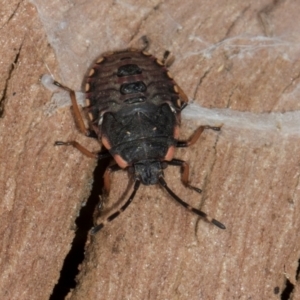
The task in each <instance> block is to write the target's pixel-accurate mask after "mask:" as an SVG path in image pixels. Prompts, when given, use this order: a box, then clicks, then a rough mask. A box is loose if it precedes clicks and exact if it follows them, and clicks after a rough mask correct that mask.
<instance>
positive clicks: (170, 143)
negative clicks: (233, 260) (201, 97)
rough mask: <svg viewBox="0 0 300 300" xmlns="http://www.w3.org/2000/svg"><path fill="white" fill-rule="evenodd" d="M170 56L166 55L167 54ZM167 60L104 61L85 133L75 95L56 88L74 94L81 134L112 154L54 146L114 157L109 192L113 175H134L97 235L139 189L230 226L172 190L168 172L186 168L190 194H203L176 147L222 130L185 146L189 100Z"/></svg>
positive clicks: (126, 55) (122, 55)
mask: <svg viewBox="0 0 300 300" xmlns="http://www.w3.org/2000/svg"><path fill="white" fill-rule="evenodd" d="M166 53H167V52H166ZM166 59H167V55H165V56H164V60H163V61H159V60H158V59H156V58H155V57H153V56H152V55H150V54H148V53H147V52H144V51H136V50H125V51H120V52H114V53H110V54H107V55H104V56H103V57H100V58H99V59H98V60H97V61H96V63H95V64H94V66H93V67H92V69H91V70H90V72H89V74H88V76H87V78H86V79H85V92H86V98H87V100H86V102H87V107H86V108H85V109H86V111H87V113H88V116H89V118H90V124H91V126H90V127H91V129H86V127H85V125H84V122H83V119H82V116H81V113H80V110H79V107H78V104H77V102H76V98H75V93H74V91H73V90H71V89H69V88H67V87H65V86H63V85H61V84H60V83H58V82H56V81H55V82H54V84H55V85H57V86H59V87H61V88H63V89H65V90H67V91H69V92H70V97H71V100H72V105H73V111H74V116H75V121H76V123H77V125H78V127H79V129H80V131H81V132H82V133H84V134H85V135H87V136H90V137H95V138H98V139H99V141H100V142H101V143H102V145H103V146H104V147H105V148H106V149H107V152H104V153H103V152H102V153H98V154H94V153H92V152H90V151H89V150H87V149H86V148H84V147H83V146H81V145H80V144H79V143H77V142H76V141H69V142H61V141H57V142H55V145H57V146H60V145H66V146H73V147H75V148H77V149H78V150H79V151H81V152H82V153H83V154H85V155H87V156H89V157H92V158H96V159H98V160H101V159H103V158H104V157H112V158H114V160H115V164H113V165H111V166H109V167H108V168H107V169H106V171H105V173H104V190H105V192H106V193H107V194H108V193H109V191H110V173H111V172H114V171H118V170H121V169H126V170H128V172H130V173H131V174H132V175H133V180H134V188H133V192H132V194H131V195H130V197H129V199H128V200H127V201H126V203H125V204H124V205H123V206H122V207H121V208H120V209H119V210H118V211H116V212H114V213H113V214H111V215H110V216H109V217H108V218H107V219H106V220H105V221H104V222H102V223H101V224H99V225H97V226H95V227H94V228H93V229H92V231H91V232H92V233H93V234H94V233H96V232H97V231H98V230H100V229H101V228H102V227H103V226H104V225H105V224H106V223H107V222H110V221H112V220H113V219H115V218H116V217H117V216H118V215H119V214H120V213H121V212H123V211H124V210H125V209H126V208H127V207H128V206H129V204H130V203H131V202H132V200H133V198H134V196H135V194H136V192H137V190H138V188H139V186H140V184H141V183H142V184H145V185H152V184H160V186H162V187H163V188H164V189H165V190H166V191H167V192H168V193H169V194H170V196H171V197H172V198H173V199H174V200H176V201H177V202H178V203H180V204H181V205H182V206H184V207H185V208H187V209H188V210H190V211H191V212H193V213H195V214H197V215H198V216H200V217H202V218H204V219H206V220H207V221H208V222H211V223H213V224H214V225H216V226H218V227H219V228H221V229H225V226H224V225H223V224H222V223H220V222H219V221H217V220H215V219H213V218H211V217H209V216H208V215H207V214H206V213H204V212H202V211H201V210H198V209H196V208H194V207H191V206H190V205H189V204H187V203H186V202H184V201H183V200H182V199H180V198H179V197H178V196H177V195H176V194H175V193H174V192H173V191H172V190H171V189H170V188H169V187H168V185H167V183H166V181H165V180H164V176H163V169H165V168H166V167H167V166H179V167H180V168H181V181H182V183H183V184H184V186H186V187H187V188H190V189H193V190H195V191H196V192H198V193H200V192H201V189H199V188H197V187H194V186H192V185H190V184H189V180H188V179H189V165H188V164H187V163H186V162H185V161H183V160H180V159H176V158H173V155H174V150H175V148H176V147H188V146H191V145H193V144H194V143H195V142H196V141H197V140H198V138H199V137H200V135H201V133H202V132H203V130H204V129H206V128H209V129H213V130H217V131H219V130H220V127H211V126H200V127H199V128H198V129H197V130H196V131H195V133H194V134H193V135H192V137H191V138H190V139H189V140H188V141H180V140H178V138H179V125H180V114H181V111H182V110H183V109H184V108H185V107H186V105H187V102H188V98H187V96H186V95H185V94H184V93H183V91H182V90H181V88H180V87H179V86H178V85H177V84H176V83H175V81H174V80H173V79H172V77H171V75H170V73H169V72H168V70H167V67H166V63H165V62H166Z"/></svg>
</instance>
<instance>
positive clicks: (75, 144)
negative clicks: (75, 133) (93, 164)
mask: <svg viewBox="0 0 300 300" xmlns="http://www.w3.org/2000/svg"><path fill="white" fill-rule="evenodd" d="M54 146H72V147H74V148H76V149H77V150H79V151H80V152H81V153H82V154H84V155H85V156H88V157H90V158H98V154H96V153H93V152H91V151H89V150H88V149H86V148H85V147H83V146H82V145H80V144H79V143H78V142H76V141H69V142H62V141H56V142H55V143H54Z"/></svg>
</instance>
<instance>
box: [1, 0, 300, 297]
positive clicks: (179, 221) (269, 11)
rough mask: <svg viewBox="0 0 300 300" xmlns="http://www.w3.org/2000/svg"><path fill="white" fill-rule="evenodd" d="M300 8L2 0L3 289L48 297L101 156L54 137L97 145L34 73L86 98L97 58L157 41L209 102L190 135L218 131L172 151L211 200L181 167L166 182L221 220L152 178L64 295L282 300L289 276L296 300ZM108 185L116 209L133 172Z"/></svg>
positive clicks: (97, 242)
mask: <svg viewBox="0 0 300 300" xmlns="http://www.w3.org/2000/svg"><path fill="white" fill-rule="evenodd" d="M35 5H36V6H35ZM36 7H37V8H36ZM299 15H300V6H299V5H298V4H297V3H296V1H251V3H248V2H245V1H244V2H243V1H233V0H231V1H226V2H225V1H223V2H220V1H217V0H215V1H190V2H189V3H187V4H184V3H183V2H182V1H166V2H163V3H160V2H158V1H151V2H150V1H148V2H145V1H87V2H82V1H72V2H69V1H65V2H62V1H54V0H48V1H42V0H36V1H32V3H28V2H26V1H10V2H4V1H3V4H2V6H1V19H0V22H1V29H0V30H1V34H0V44H1V47H0V51H1V75H0V91H1V95H0V99H1V101H2V104H1V108H3V109H4V110H3V115H2V118H1V119H0V147H1V152H0V153H1V154H0V163H1V164H0V170H1V172H0V174H1V176H0V191H1V203H0V213H1V222H0V238H1V254H0V269H1V272H0V298H1V299H39V300H40V299H49V296H50V294H51V292H52V290H53V287H54V285H55V283H56V281H57V280H58V278H59V276H60V274H59V273H60V270H61V267H62V265H63V261H64V258H65V256H66V255H67V253H68V251H69V249H70V244H71V243H72V239H73V237H74V228H75V225H74V220H75V219H76V216H77V214H78V212H79V210H80V208H81V205H82V203H83V202H84V201H85V200H86V198H87V197H88V195H89V190H90V186H91V183H92V172H93V168H94V165H95V162H93V161H92V160H90V159H88V158H85V157H83V156H82V155H81V154H80V153H78V152H77V151H75V150H73V149H68V151H67V150H66V149H63V148H55V147H53V143H54V141H55V140H58V139H59V140H68V139H76V140H78V141H80V142H81V143H82V144H84V145H85V146H87V147H88V148H89V149H91V150H97V149H98V148H99V146H98V145H97V143H96V142H94V141H91V140H89V139H87V138H85V137H83V136H82V135H80V134H79V133H78V130H76V127H75V126H74V124H73V120H72V116H71V114H70V110H69V108H68V107H67V106H65V105H63V104H62V100H65V99H67V98H68V96H67V95H62V100H59V101H58V104H56V105H54V104H53V102H51V93H50V92H49V91H47V90H46V89H45V88H44V87H43V86H42V85H41V84H40V82H39V77H40V75H42V74H44V73H49V70H48V68H49V69H50V70H51V73H52V74H54V76H55V78H57V79H58V80H60V81H62V82H63V83H64V84H66V85H68V86H69V87H71V88H74V89H75V90H78V91H79V90H80V87H81V81H82V78H83V75H84V73H85V71H86V69H87V67H88V66H89V65H90V63H91V62H92V60H93V59H94V58H95V57H96V56H97V55H99V54H101V53H102V52H104V51H109V50H117V49H124V48H126V47H128V46H137V45H139V38H140V37H141V36H143V35H147V36H148V37H149V39H150V40H151V46H150V52H151V53H153V54H155V55H157V56H158V57H161V56H162V53H163V51H164V50H165V49H168V50H171V51H172V53H173V54H174V55H175V57H176V60H175V62H174V64H173V65H172V67H171V72H172V74H173V75H174V77H175V80H176V81H177V82H178V84H179V85H180V86H181V87H182V88H183V89H184V91H185V92H186V93H187V95H188V96H189V98H191V99H193V100H194V103H195V104H197V105H200V106H201V107H204V108H209V109H210V110H209V111H208V113H206V112H205V111H204V112H203V110H201V111H200V112H199V114H198V117H197V118H196V119H192V117H191V114H187V116H186V117H185V118H184V119H183V122H182V123H183V124H182V131H181V132H182V138H186V137H188V136H190V135H191V134H192V133H193V130H194V129H195V128H196V127H197V125H200V124H204V123H207V122H210V123H211V124H212V125H218V124H219V123H222V124H223V127H222V130H221V132H214V131H210V130H207V131H205V133H203V135H202V136H201V138H200V140H199V141H198V142H197V144H196V145H194V146H193V147H191V148H190V149H187V150H185V149H180V150H178V151H177V153H176V157H178V158H181V159H185V160H187V161H189V162H190V163H191V182H192V184H194V185H197V186H199V187H201V188H202V189H203V193H202V195H200V196H199V195H198V194H197V193H193V192H192V191H189V190H186V189H184V188H183V187H182V186H181V184H180V174H179V170H177V169H176V168H169V169H168V170H167V171H166V172H165V177H166V181H167V182H168V183H169V186H170V187H172V188H173V189H174V191H175V192H176V193H177V194H178V195H180V196H181V197H182V198H183V199H184V200H186V201H187V202H189V203H190V204H192V205H194V206H196V207H201V209H202V210H204V211H205V212H207V213H209V214H210V215H212V216H214V217H215V218H216V219H218V220H220V221H221V222H223V223H224V224H225V225H226V227H227V229H226V230H225V231H222V230H220V229H218V228H216V227H214V226H212V225H210V224H208V223H205V222H203V221H202V220H199V219H198V218H197V217H196V216H194V215H193V214H191V213H189V212H187V211H185V210H184V209H183V208H182V207H179V206H178V205H177V204H175V203H174V202H173V201H172V199H170V197H169V196H168V195H167V194H166V193H165V192H164V191H162V190H161V189H160V188H159V187H155V186H153V187H152V186H151V187H142V188H141V189H140V190H139V192H138V194H137V196H136V198H135V200H134V202H133V204H132V205H131V206H130V207H129V208H128V210H127V211H126V212H124V214H122V215H121V216H120V217H119V218H117V219H116V220H114V222H112V223H111V224H109V225H108V226H107V227H105V228H104V229H103V230H102V231H101V232H99V233H98V234H97V235H96V236H95V237H94V238H93V239H92V240H91V241H90V242H89V244H88V245H87V247H86V258H85V260H84V262H83V264H82V265H81V266H80V274H79V276H78V285H77V287H76V288H75V290H73V291H72V292H71V293H70V294H69V296H68V297H69V299H72V300H73V299H205V300H206V299H280V295H281V293H282V292H283V290H284V289H285V285H286V278H288V279H289V281H290V282H291V283H292V284H294V285H295V288H294V295H293V299H299V298H300V295H299V283H298V282H297V280H296V273H297V268H298V260H299V258H300V236H299V235H300V233H299V227H300V218H299V212H300V206H299V201H300V185H299V170H300V151H299V150H300V146H299V144H300V129H299V127H300V121H299V120H300V113H299V107H300V105H299V103H300V102H299V99H300V92H299V84H300V83H299V78H300V76H299V74H300V60H299V57H300V47H299V45H300V43H299V42H300V35H299V30H298V28H299V25H300V24H299V23H300V21H299ZM48 43H50V44H48ZM194 112H195V110H194ZM211 114H215V115H211ZM112 180H113V183H114V184H113V186H112V193H111V197H110V202H109V204H108V207H109V206H110V205H113V204H114V203H115V202H117V201H118V199H119V198H120V197H121V196H122V195H123V193H124V190H126V188H127V182H128V176H127V174H126V173H122V172H121V173H117V174H113V176H112ZM108 207H107V208H108ZM276 287H279V292H278V293H277V294H276V293H275V292H274V291H276V289H275V288H276ZM274 289H275V290H274Z"/></svg>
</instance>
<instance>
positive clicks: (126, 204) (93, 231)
mask: <svg viewBox="0 0 300 300" xmlns="http://www.w3.org/2000/svg"><path fill="white" fill-rule="evenodd" d="M140 184H141V181H140V180H139V179H136V181H135V183H134V187H133V192H132V193H131V195H130V197H129V199H128V200H127V201H126V203H125V204H124V205H123V206H122V207H121V208H120V209H119V210H118V211H116V212H114V213H113V214H111V215H110V216H109V217H108V218H107V219H106V220H105V221H104V222H102V223H100V224H99V225H97V226H95V227H93V228H92V229H91V234H96V233H97V232H98V231H99V230H100V229H102V228H103V227H104V226H105V224H106V223H108V222H111V221H112V220H114V219H115V218H116V217H117V216H118V215H119V214H121V213H122V212H123V211H124V210H125V209H126V208H127V207H128V206H129V204H130V203H131V202H132V200H133V198H134V196H135V194H136V192H137V190H138V189H139V187H140Z"/></svg>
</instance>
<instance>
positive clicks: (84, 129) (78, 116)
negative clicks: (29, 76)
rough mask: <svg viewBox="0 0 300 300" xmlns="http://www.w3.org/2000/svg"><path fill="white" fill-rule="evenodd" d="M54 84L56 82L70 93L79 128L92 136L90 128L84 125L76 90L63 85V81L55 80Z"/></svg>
mask: <svg viewBox="0 0 300 300" xmlns="http://www.w3.org/2000/svg"><path fill="white" fill-rule="evenodd" d="M53 84H55V85H56V86H58V87H60V88H62V89H64V90H65V91H67V92H69V93H70V98H71V102H72V107H73V112H74V119H75V123H76V125H77V126H78V128H79V130H80V131H81V132H82V133H83V134H85V135H86V136H90V135H91V133H90V130H88V129H87V128H86V127H85V125H84V122H83V118H82V115H81V113H80V110H79V106H78V104H77V101H76V96H75V92H74V91H73V90H71V89H70V88H68V87H66V86H64V85H62V84H61V83H59V82H57V81H54V82H53Z"/></svg>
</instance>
